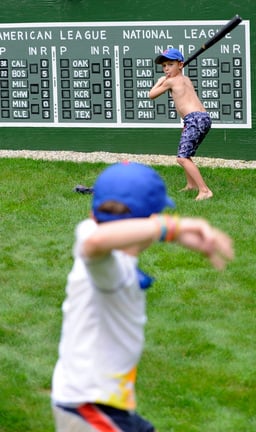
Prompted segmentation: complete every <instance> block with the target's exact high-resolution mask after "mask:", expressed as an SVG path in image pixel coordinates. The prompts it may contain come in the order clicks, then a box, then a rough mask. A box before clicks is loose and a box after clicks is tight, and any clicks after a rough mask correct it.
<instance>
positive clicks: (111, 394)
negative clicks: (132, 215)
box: [52, 219, 146, 410]
mask: <svg viewBox="0 0 256 432" xmlns="http://www.w3.org/2000/svg"><path fill="white" fill-rule="evenodd" d="M97 229H98V225H97V224H96V223H95V222H94V221H93V220H91V219H87V220H85V221H83V222H81V223H80V224H79V225H78V227H77V229H76V242H75V246H74V265H73V268H72V270H71V272H70V274H69V276H68V281H67V286H66V294H67V296H66V299H65V301H64V303H63V307H62V310H63V325H62V332H61V340H60V345H59V359H58V361H57V364H56V366H55V370H54V374H53V382H52V399H53V401H54V402H57V403H61V404H66V405H70V406H75V405H79V404H81V403H86V402H95V403H102V404H106V405H111V406H114V407H117V408H121V409H126V410H128V409H134V408H135V394H134V383H135V378H136V366H137V364H138V361H139V358H140V355H141V351H142V347H143V342H144V325H145V322H146V316H145V292H144V291H143V290H142V289H140V287H139V284H138V279H137V274H136V265H137V258H135V257H132V256H129V255H127V254H125V253H123V252H121V251H113V252H112V254H111V255H108V256H107V257H104V258H101V259H97V260H96V259H94V260H85V259H84V258H83V257H81V253H80V250H81V245H82V242H83V241H84V240H85V238H86V237H88V236H90V235H91V233H92V232H94V231H95V230H97Z"/></svg>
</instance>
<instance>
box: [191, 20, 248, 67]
mask: <svg viewBox="0 0 256 432" xmlns="http://www.w3.org/2000/svg"><path fill="white" fill-rule="evenodd" d="M241 21H242V18H241V17H240V16H239V15H236V16H234V18H232V20H230V21H229V22H228V23H227V24H225V25H224V27H222V29H221V30H220V31H218V32H217V33H216V34H215V35H214V36H213V37H212V38H211V39H209V40H208V41H207V42H205V44H204V45H202V46H201V48H200V49H199V50H198V51H196V52H195V53H194V54H193V55H192V56H191V57H189V58H188V59H187V60H185V62H184V65H183V66H187V65H188V64H189V63H190V62H191V61H192V60H194V59H195V58H196V57H198V56H199V55H200V54H201V53H202V52H204V51H206V50H207V49H208V48H210V47H211V46H212V45H214V44H216V42H218V41H219V40H220V39H222V38H223V37H224V36H226V34H227V33H230V32H231V31H232V30H233V29H234V28H235V27H236V26H238V24H240V22H241Z"/></svg>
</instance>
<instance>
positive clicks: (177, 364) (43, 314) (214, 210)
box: [0, 159, 256, 432]
mask: <svg viewBox="0 0 256 432" xmlns="http://www.w3.org/2000/svg"><path fill="white" fill-rule="evenodd" d="M104 166H105V165H104V164H102V163H101V164H89V163H77V164H76V163H72V162H47V161H33V160H29V159H28V160H23V159H0V176H1V182H0V193H1V201H0V210H1V211H0V215H1V225H0V240H1V248H0V277H1V290H0V431H1V432H30V431H31V432H32V431H33V432H53V430H54V428H53V421H52V416H51V409H50V398H49V395H50V386H51V375H52V370H53V367H54V364H55V361H56V359H57V345H58V340H59V334H60V326H61V304H62V301H63V299H64V288H65V282H66V276H67V274H68V272H69V270H70V268H71V265H72V256H71V253H72V245H73V239H74V228H75V226H76V224H77V223H78V222H79V221H80V220H82V219H83V218H84V217H86V216H87V214H88V211H89V209H90V200H91V197H90V196H89V195H88V196H86V195H80V194H78V193H74V192H73V191H72V189H73V187H74V186H75V185H76V184H78V183H81V184H84V185H87V186H92V185H93V182H94V179H95V177H96V176H97V174H98V173H99V172H100V171H101V170H102V168H103V167H104ZM156 169H157V171H158V172H159V173H160V174H161V175H162V176H163V177H164V178H165V180H166V182H167V184H168V190H169V194H170V195H171V196H172V197H173V198H174V199H175V201H176V203H177V211H178V213H180V214H181V215H192V216H198V215H200V216H203V217H206V218H208V219H209V220H210V221H211V222H212V223H213V224H215V225H216V226H217V227H220V228H222V229H224V230H226V231H227V232H228V233H229V234H230V235H231V236H232V237H233V239H234V242H235V250H236V258H235V260H234V261H233V262H232V263H231V264H229V266H228V268H227V270H226V271H225V272H222V273H218V272H216V271H215V270H214V269H212V268H211V267H210V265H209V264H208V262H207V261H206V260H205V259H204V258H203V257H201V256H200V255H197V254H196V253H194V252H189V251H187V250H184V249H182V248H180V247H178V246H177V245H175V244H166V245H163V244H161V245H160V244H155V245H153V246H152V248H151V249H149V250H147V251H146V252H144V254H143V255H142V257H141V263H140V265H141V268H142V269H143V270H145V271H146V272H149V273H150V274H151V275H152V276H154V277H155V278H156V282H155V284H154V286H153V287H152V288H151V289H150V290H149V291H148V294H147V296H148V307H147V310H148V324H147V326H146V344H145V350H144V354H143V357H142V359H141V363H140V366H139V374H138V383H137V393H138V409H139V411H140V412H141V413H142V414H144V415H146V416H147V417H148V418H150V419H151V420H152V421H153V422H154V423H155V425H156V426H157V428H158V430H159V432H172V431H175V432H255V430H256V410H255V406H256V403H255V395H256V373H255V359H256V344H255V334H256V307H255V291H256V276H255V273H256V272H255V255H256V242H255V209H256V190H255V170H249V169H248V170H232V169H228V168H215V169H210V168H202V169H201V171H202V173H203V175H204V177H205V178H206V180H207V183H208V184H209V187H210V188H211V189H212V190H213V192H214V198H213V199H211V200H206V201H202V202H195V200H194V197H195V193H194V192H187V193H179V192H178V190H179V189H181V188H182V187H183V186H184V176H183V172H182V170H181V168H180V167H176V166H174V167H160V166H158V167H156ZM131 187H132V186H131Z"/></svg>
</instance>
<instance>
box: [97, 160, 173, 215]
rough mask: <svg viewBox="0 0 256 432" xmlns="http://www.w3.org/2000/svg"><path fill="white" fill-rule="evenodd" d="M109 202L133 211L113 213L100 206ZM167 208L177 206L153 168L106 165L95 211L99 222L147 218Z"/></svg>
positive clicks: (136, 164) (133, 164) (136, 165)
mask: <svg viewBox="0 0 256 432" xmlns="http://www.w3.org/2000/svg"><path fill="white" fill-rule="evenodd" d="M106 201H116V202H119V203H122V204H124V205H125V206H127V207H128V208H129V210H130V211H129V213H125V214H121V215H113V214H110V213H107V212H103V211H101V210H100V209H99V207H100V206H101V205H102V204H104V203H105V202H106ZM165 207H170V208H174V207H175V203H174V202H173V200H172V199H171V198H170V197H168V195H167V193H166V186H165V183H164V181H163V179H162V178H161V177H160V175H159V174H158V173H157V172H156V171H155V170H154V169H153V168H151V167H149V166H146V165H142V164H140V163H137V162H123V163H117V164H113V165H111V166H109V167H108V168H106V169H105V170H104V171H103V172H102V173H101V174H100V175H99V177H98V178H97V179H96V182H95V184H94V193H93V201H92V210H93V213H94V216H95V218H96V219H97V220H98V221H99V222H107V221H111V220H118V219H128V218H143V217H149V216H150V215H152V214H155V213H160V212H161V211H162V210H163V209H164V208H165Z"/></svg>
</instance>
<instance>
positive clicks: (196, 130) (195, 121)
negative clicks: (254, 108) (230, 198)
mask: <svg viewBox="0 0 256 432" xmlns="http://www.w3.org/2000/svg"><path fill="white" fill-rule="evenodd" d="M155 63H156V64H161V65H162V68H163V72H164V74H165V76H162V77H161V78H159V80H158V81H157V83H156V84H155V85H154V86H153V87H152V89H151V90H150V92H149V97H150V99H155V98H157V97H158V96H160V95H162V94H163V93H165V92H166V91H169V92H170V94H171V96H172V98H173V101H174V104H175V107H176V110H177V112H178V114H179V116H180V117H181V118H182V119H183V122H184V129H183V131H182V134H181V139H180V143H179V147H178V155H177V162H178V163H179V164H180V165H181V166H182V167H183V169H184V171H185V175H186V179H187V184H186V186H185V187H184V188H183V189H182V191H187V190H192V189H196V190H198V195H197V197H196V201H200V200H204V199H208V198H211V197H212V196H213V193H212V191H211V190H210V189H209V188H208V186H207V185H206V183H205V181H204V180H203V177H202V175H201V173H200V171H199V169H198V168H197V166H196V165H195V164H194V162H193V160H192V159H191V157H192V156H194V155H195V153H196V150H197V149H198V146H199V144H201V142H202V141H203V139H204V137H205V136H206V134H207V133H208V132H209V130H210V128H211V119H210V116H209V114H208V113H207V112H206V110H205V108H204V106H203V104H202V103H201V101H200V100H199V98H198V96H197V94H196V92H195V89H194V87H193V84H192V82H191V80H190V79H189V78H188V77H187V76H184V75H183V73H182V69H183V64H184V57H183V55H182V53H181V52H180V51H178V50H177V49H175V48H169V49H167V50H165V51H164V52H163V53H162V54H161V55H159V56H158V57H157V58H156V59H155Z"/></svg>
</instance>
